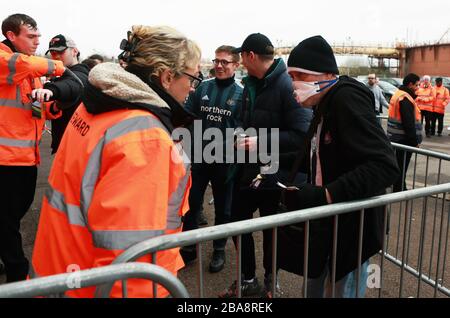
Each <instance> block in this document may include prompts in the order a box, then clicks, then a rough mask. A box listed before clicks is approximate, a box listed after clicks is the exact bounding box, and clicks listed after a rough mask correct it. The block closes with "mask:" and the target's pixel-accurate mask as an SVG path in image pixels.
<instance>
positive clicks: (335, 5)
mask: <svg viewBox="0 0 450 318" xmlns="http://www.w3.org/2000/svg"><path fill="white" fill-rule="evenodd" d="M13 13H26V14H28V15H30V16H32V17H33V18H34V19H36V21H37V23H38V26H39V29H40V31H41V33H42V38H41V39H42V40H41V45H40V48H39V50H38V52H39V53H43V52H45V51H46V49H47V45H48V41H49V39H50V38H51V37H52V36H54V35H56V34H58V33H63V34H67V35H69V36H71V37H72V38H73V39H74V40H75V42H76V43H77V44H78V47H79V49H80V50H81V53H82V55H83V56H84V57H86V56H87V55H88V54H91V53H102V54H106V55H110V56H112V55H117V54H119V53H120V50H119V48H118V46H119V43H120V40H121V39H122V38H124V37H125V34H126V32H127V31H128V30H129V29H130V27H131V25H133V24H145V25H161V24H165V25H170V26H172V27H175V28H177V29H178V30H179V31H181V32H183V33H184V34H186V35H187V36H188V37H190V38H192V39H194V40H195V41H197V42H198V44H199V45H200V47H201V48H202V51H203V56H204V57H207V58H210V57H212V56H213V55H214V49H215V48H216V47H218V46H219V45H222V44H230V45H235V46H238V45H240V44H241V43H242V41H243V40H244V38H245V37H246V36H247V35H248V34H250V33H253V32H261V33H264V34H265V35H267V36H268V37H269V38H270V39H271V40H272V42H273V44H274V45H280V44H283V45H292V44H297V43H298V42H299V41H301V40H303V39H304V38H306V37H308V36H312V35H316V34H321V35H322V36H324V37H325V38H326V39H327V40H328V41H329V42H331V43H333V42H336V43H342V42H344V41H345V42H346V43H351V42H353V43H355V44H362V43H371V44H378V43H380V44H392V43H394V42H396V41H397V40H402V41H405V40H407V41H408V42H409V43H413V42H414V43H419V42H420V43H422V42H436V41H438V40H439V38H440V37H441V36H442V35H443V34H444V32H445V31H446V30H447V29H448V28H450V1H449V0H427V1H426V2H425V3H420V2H411V1H409V2H406V1H395V0H377V1H375V0H373V1H361V0H341V1H331V0H322V1H299V0H298V1H286V0H278V1H277V0H272V1H268V0H258V1H248V0H239V1H236V0H228V1H217V0H209V1H208V0H162V1H161V0H154V1H144V0H126V1H111V0H97V1H73V0H66V1H65V2H63V1H61V0H45V1H35V0H33V1H32V0H20V1H17V2H15V1H7V2H3V3H2V16H1V17H0V18H1V19H2V20H3V19H4V18H6V16H8V15H10V14H13ZM447 38H450V36H448V37H447Z"/></svg>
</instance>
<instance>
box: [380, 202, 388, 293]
mask: <svg viewBox="0 0 450 318" xmlns="http://www.w3.org/2000/svg"><path fill="white" fill-rule="evenodd" d="M387 218H388V211H387V206H385V207H384V222H383V233H386V229H387V222H388V220H387ZM386 249H387V237H386V235H383V242H382V250H381V259H380V290H379V291H378V298H381V293H382V291H383V273H384V255H385V253H387V250H386Z"/></svg>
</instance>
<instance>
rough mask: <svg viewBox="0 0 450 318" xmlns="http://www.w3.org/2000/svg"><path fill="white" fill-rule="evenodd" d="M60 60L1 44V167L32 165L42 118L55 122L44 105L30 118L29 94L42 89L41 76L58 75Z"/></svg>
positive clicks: (37, 154) (37, 162)
mask: <svg viewBox="0 0 450 318" xmlns="http://www.w3.org/2000/svg"><path fill="white" fill-rule="evenodd" d="M64 70H65V68H64V66H63V64H62V62H60V61H53V60H49V59H46V58H42V57H37V56H28V55H25V54H20V53H14V52H13V51H12V50H11V49H10V48H9V47H8V46H7V45H5V44H3V43H0V166H35V165H38V164H39V162H40V156H39V142H40V140H41V137H42V132H43V129H44V124H45V119H54V118H57V117H58V116H60V113H58V114H56V115H52V114H51V113H50V111H48V109H46V107H45V105H43V106H42V107H43V109H42V115H41V118H37V117H33V116H32V111H31V106H32V105H31V104H32V101H31V100H30V94H31V91H32V90H33V89H34V88H40V87H42V83H41V81H40V77H41V76H45V75H53V76H60V75H62V74H63V72H64Z"/></svg>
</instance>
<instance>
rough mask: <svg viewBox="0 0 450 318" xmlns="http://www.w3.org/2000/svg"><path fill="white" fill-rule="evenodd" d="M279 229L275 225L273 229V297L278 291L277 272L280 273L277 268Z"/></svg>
mask: <svg viewBox="0 0 450 318" xmlns="http://www.w3.org/2000/svg"><path fill="white" fill-rule="evenodd" d="M277 231H278V229H277V228H276V227H275V228H273V230H272V277H271V280H272V297H273V298H276V297H277V296H276V293H277V284H278V282H277V274H278V270H277V252H278V250H277V244H278V243H277V242H278V236H277Z"/></svg>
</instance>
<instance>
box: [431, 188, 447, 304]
mask: <svg viewBox="0 0 450 318" xmlns="http://www.w3.org/2000/svg"><path fill="white" fill-rule="evenodd" d="M445 195H446V193H445V192H444V193H442V211H441V225H440V228H439V241H438V242H439V243H438V257H437V262H436V284H435V286H434V298H436V296H437V291H438V285H439V263H440V262H441V247H442V246H441V242H442V231H443V225H444V218H445V215H444V211H445ZM446 256H447V255H444V257H446Z"/></svg>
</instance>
